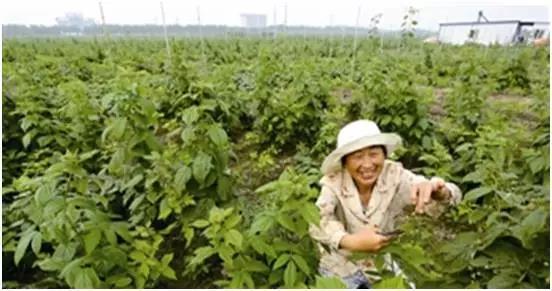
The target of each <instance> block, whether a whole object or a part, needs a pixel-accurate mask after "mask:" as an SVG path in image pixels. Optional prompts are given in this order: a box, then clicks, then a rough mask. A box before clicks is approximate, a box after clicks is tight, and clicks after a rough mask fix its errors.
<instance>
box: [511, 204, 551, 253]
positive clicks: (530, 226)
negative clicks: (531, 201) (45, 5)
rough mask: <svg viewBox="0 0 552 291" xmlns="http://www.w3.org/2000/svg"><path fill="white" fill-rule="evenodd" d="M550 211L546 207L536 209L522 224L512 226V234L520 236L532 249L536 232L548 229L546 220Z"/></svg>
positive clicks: (526, 245) (526, 246) (525, 245)
mask: <svg viewBox="0 0 552 291" xmlns="http://www.w3.org/2000/svg"><path fill="white" fill-rule="evenodd" d="M548 213H549V212H547V211H545V210H544V209H540V208H538V209H535V210H533V211H532V212H531V213H530V214H529V215H527V217H525V218H524V219H523V220H522V221H521V223H520V224H518V225H516V226H514V227H512V228H511V231H512V234H513V235H514V236H515V237H516V238H518V239H519V240H520V241H521V242H522V244H523V246H524V247H525V248H529V249H531V245H530V244H531V241H532V239H533V237H534V236H535V234H536V233H538V232H541V231H544V230H548V229H547V228H546V227H545V226H546V222H547V221H548Z"/></svg>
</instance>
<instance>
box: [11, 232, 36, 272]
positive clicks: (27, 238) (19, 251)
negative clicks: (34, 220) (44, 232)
mask: <svg viewBox="0 0 552 291" xmlns="http://www.w3.org/2000/svg"><path fill="white" fill-rule="evenodd" d="M35 234H36V231H35V230H31V231H27V232H25V233H24V234H23V236H21V239H19V242H18V243H17V248H16V249H15V254H14V256H13V259H14V262H15V265H16V266H17V265H19V261H21V259H22V258H23V255H24V254H25V251H26V250H27V247H28V246H29V243H30V242H31V239H32V238H33V237H34V236H35Z"/></svg>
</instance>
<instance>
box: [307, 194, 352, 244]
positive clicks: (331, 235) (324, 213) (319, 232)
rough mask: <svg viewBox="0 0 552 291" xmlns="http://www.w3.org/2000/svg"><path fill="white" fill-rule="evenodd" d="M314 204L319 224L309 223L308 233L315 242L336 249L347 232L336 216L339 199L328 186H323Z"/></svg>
mask: <svg viewBox="0 0 552 291" xmlns="http://www.w3.org/2000/svg"><path fill="white" fill-rule="evenodd" d="M316 206H317V207H318V209H319V210H320V224H319V225H314V224H311V225H310V226H309V234H310V236H311V237H312V238H313V239H314V240H316V241H317V242H319V243H321V244H323V245H326V246H329V247H331V248H332V249H335V250H338V249H339V242H340V241H341V239H342V238H343V237H344V236H345V235H346V234H348V232H347V231H346V230H345V225H344V222H343V221H342V220H340V219H339V218H338V215H337V213H336V212H337V208H338V207H339V200H338V199H337V196H336V195H335V193H334V192H333V191H332V190H331V189H330V188H328V187H327V186H323V187H322V190H321V192H320V196H319V197H318V200H317V201H316Z"/></svg>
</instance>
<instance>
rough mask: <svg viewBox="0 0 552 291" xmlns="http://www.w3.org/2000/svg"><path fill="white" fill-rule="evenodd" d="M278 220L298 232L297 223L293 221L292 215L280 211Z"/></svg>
mask: <svg viewBox="0 0 552 291" xmlns="http://www.w3.org/2000/svg"><path fill="white" fill-rule="evenodd" d="M276 221H278V223H279V224H280V225H281V226H283V227H285V228H286V229H287V230H289V231H291V232H293V233H295V232H296V229H295V223H293V220H292V219H291V217H290V216H289V215H287V214H285V213H279V214H278V216H277V218H276Z"/></svg>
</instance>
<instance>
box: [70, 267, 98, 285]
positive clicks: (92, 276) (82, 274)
mask: <svg viewBox="0 0 552 291" xmlns="http://www.w3.org/2000/svg"><path fill="white" fill-rule="evenodd" d="M75 276H76V277H75V281H74V285H73V286H71V287H73V288H78V289H92V288H95V287H96V286H95V282H99V279H98V276H97V275H96V271H94V269H92V268H85V269H80V270H79V272H75Z"/></svg>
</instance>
